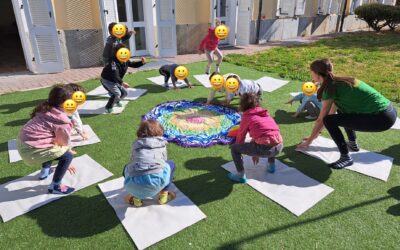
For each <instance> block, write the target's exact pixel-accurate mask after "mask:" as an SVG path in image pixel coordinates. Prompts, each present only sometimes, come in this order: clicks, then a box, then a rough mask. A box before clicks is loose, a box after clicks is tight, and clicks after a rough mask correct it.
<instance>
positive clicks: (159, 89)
mask: <svg viewBox="0 0 400 250" xmlns="http://www.w3.org/2000/svg"><path fill="white" fill-rule="evenodd" d="M146 80H147V79H146ZM147 81H149V82H151V81H150V80H147ZM131 85H132V87H133V88H138V89H147V92H146V93H149V94H150V93H164V92H167V91H168V89H166V88H165V87H163V86H160V85H157V84H155V83H152V84H139V85H136V84H131Z"/></svg>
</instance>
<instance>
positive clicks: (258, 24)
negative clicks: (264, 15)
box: [257, 0, 263, 44]
mask: <svg viewBox="0 0 400 250" xmlns="http://www.w3.org/2000/svg"><path fill="white" fill-rule="evenodd" d="M262 2H263V0H259V5H258V20H257V44H259V43H260V28H261V11H262Z"/></svg>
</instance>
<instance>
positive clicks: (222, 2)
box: [213, 0, 232, 45]
mask: <svg viewBox="0 0 400 250" xmlns="http://www.w3.org/2000/svg"><path fill="white" fill-rule="evenodd" d="M228 1H229V0H217V4H216V6H215V8H216V18H218V19H220V20H221V23H223V24H225V25H226V26H228V27H229V15H228V8H229V7H228ZM213 22H214V20H213ZM230 30H232V28H231V27H230ZM228 43H229V41H228V38H226V39H224V40H221V41H220V42H219V44H224V45H225V44H228Z"/></svg>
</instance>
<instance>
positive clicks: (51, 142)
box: [17, 85, 76, 194]
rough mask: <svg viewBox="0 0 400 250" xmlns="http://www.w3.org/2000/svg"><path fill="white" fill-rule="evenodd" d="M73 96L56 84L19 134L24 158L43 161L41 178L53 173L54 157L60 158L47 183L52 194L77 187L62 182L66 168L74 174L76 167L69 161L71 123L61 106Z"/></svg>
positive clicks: (19, 142)
mask: <svg viewBox="0 0 400 250" xmlns="http://www.w3.org/2000/svg"><path fill="white" fill-rule="evenodd" d="M71 96H72V92H71V91H69V90H68V89H67V88H65V87H64V86H61V85H56V86H54V87H53V88H52V89H51V91H50V93H49V98H48V100H47V101H45V102H43V103H41V104H39V105H38V106H37V107H36V108H35V109H34V110H33V112H32V114H31V120H29V121H28V123H26V124H25V125H24V127H23V128H22V129H21V131H20V133H19V135H18V138H17V149H18V152H19V154H20V155H21V157H22V159H23V160H24V162H25V163H26V164H28V165H34V164H42V170H41V172H40V176H39V179H40V180H44V179H46V178H47V176H48V175H49V174H50V167H51V163H52V161H54V160H57V161H58V165H57V168H56V170H55V173H54V177H53V181H52V183H51V184H50V186H49V187H48V192H49V193H52V194H69V193H71V192H73V191H74V188H72V187H68V186H65V185H62V184H61V181H62V179H63V177H64V175H65V173H66V171H67V170H68V171H69V172H70V173H71V174H74V173H75V171H76V169H75V167H74V166H72V165H70V164H71V161H72V159H73V154H72V153H71V152H70V150H69V149H70V148H69V147H68V144H69V139H70V134H71V129H72V123H71V120H70V119H69V118H68V116H67V115H66V113H64V110H63V107H62V106H63V103H64V101H66V100H67V99H70V98H71Z"/></svg>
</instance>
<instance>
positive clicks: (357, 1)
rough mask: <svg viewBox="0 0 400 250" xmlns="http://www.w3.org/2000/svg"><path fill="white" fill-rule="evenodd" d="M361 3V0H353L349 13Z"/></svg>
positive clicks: (352, 12)
mask: <svg viewBox="0 0 400 250" xmlns="http://www.w3.org/2000/svg"><path fill="white" fill-rule="evenodd" d="M361 4H362V0H353V2H352V3H351V8H350V14H354V11H355V9H357V7H358V6H360V5H361Z"/></svg>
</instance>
